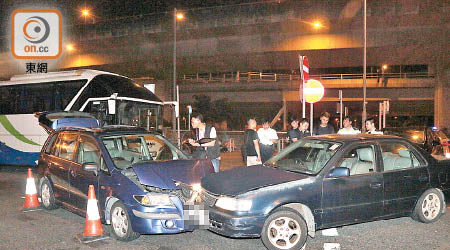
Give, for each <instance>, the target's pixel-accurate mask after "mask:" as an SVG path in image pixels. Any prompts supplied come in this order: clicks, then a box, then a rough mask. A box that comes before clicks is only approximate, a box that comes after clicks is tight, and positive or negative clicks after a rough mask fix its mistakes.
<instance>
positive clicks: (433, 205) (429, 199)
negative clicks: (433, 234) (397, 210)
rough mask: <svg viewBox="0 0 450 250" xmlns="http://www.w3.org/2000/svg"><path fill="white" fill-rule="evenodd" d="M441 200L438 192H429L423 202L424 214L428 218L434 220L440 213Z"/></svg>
mask: <svg viewBox="0 0 450 250" xmlns="http://www.w3.org/2000/svg"><path fill="white" fill-rule="evenodd" d="M440 210H441V200H440V199H439V197H438V196H437V195H436V194H433V193H431V194H428V195H427V196H426V197H425V199H424V200H423V202H422V214H423V216H424V217H425V218H426V219H427V220H433V219H434V218H436V217H437V216H438V215H439V212H440Z"/></svg>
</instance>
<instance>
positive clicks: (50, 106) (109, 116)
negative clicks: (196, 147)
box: [0, 70, 164, 165]
mask: <svg viewBox="0 0 450 250" xmlns="http://www.w3.org/2000/svg"><path fill="white" fill-rule="evenodd" d="M163 105H164V103H163V102H162V101H161V100H160V99H159V98H158V97H156V96H155V95H154V94H153V93H152V92H151V91H149V90H148V89H146V88H144V87H143V86H141V85H139V84H138V83H136V82H134V81H133V80H131V79H129V78H127V77H124V76H120V75H117V74H112V73H108V72H102V71H96V70H74V71H62V72H52V73H44V74H27V75H17V76H13V77H11V79H10V81H4V82H0V165H35V164H36V161H37V158H38V156H39V151H40V150H41V146H42V144H43V143H44V142H45V140H46V138H47V133H46V131H45V130H44V129H43V128H42V127H41V126H39V123H38V118H37V117H36V116H35V115H34V114H35V113H36V112H42V111H49V112H57V111H83V112H88V113H90V114H92V115H94V116H95V117H97V119H98V120H99V121H100V123H102V124H101V125H104V124H108V125H133V126H140V127H144V128H146V129H161V128H162V112H163V110H162V109H163Z"/></svg>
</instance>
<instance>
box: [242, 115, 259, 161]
mask: <svg viewBox="0 0 450 250" xmlns="http://www.w3.org/2000/svg"><path fill="white" fill-rule="evenodd" d="M247 125H248V129H247V130H245V133H244V143H245V147H246V152H247V166H252V165H258V164H262V162H261V151H260V149H259V141H258V133H257V132H256V120H255V119H254V118H251V119H249V120H248V122H247Z"/></svg>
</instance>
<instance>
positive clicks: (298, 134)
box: [287, 117, 311, 143]
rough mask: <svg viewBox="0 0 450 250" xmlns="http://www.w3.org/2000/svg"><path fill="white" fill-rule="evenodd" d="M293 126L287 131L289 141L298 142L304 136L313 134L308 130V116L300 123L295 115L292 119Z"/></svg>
mask: <svg viewBox="0 0 450 250" xmlns="http://www.w3.org/2000/svg"><path fill="white" fill-rule="evenodd" d="M291 126H292V129H290V130H289V131H288V132H287V135H288V137H289V143H293V142H296V141H298V140H300V139H302V138H303V137H306V136H310V135H311V134H310V132H309V130H308V128H309V121H308V119H306V118H303V119H302V120H301V121H300V124H299V121H298V119H297V117H293V118H292V121H291Z"/></svg>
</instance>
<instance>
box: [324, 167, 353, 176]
mask: <svg viewBox="0 0 450 250" xmlns="http://www.w3.org/2000/svg"><path fill="white" fill-rule="evenodd" d="M346 176H350V169H348V168H343V167H338V168H334V169H333V170H331V172H330V173H329V174H328V175H327V177H330V178H333V177H346Z"/></svg>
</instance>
